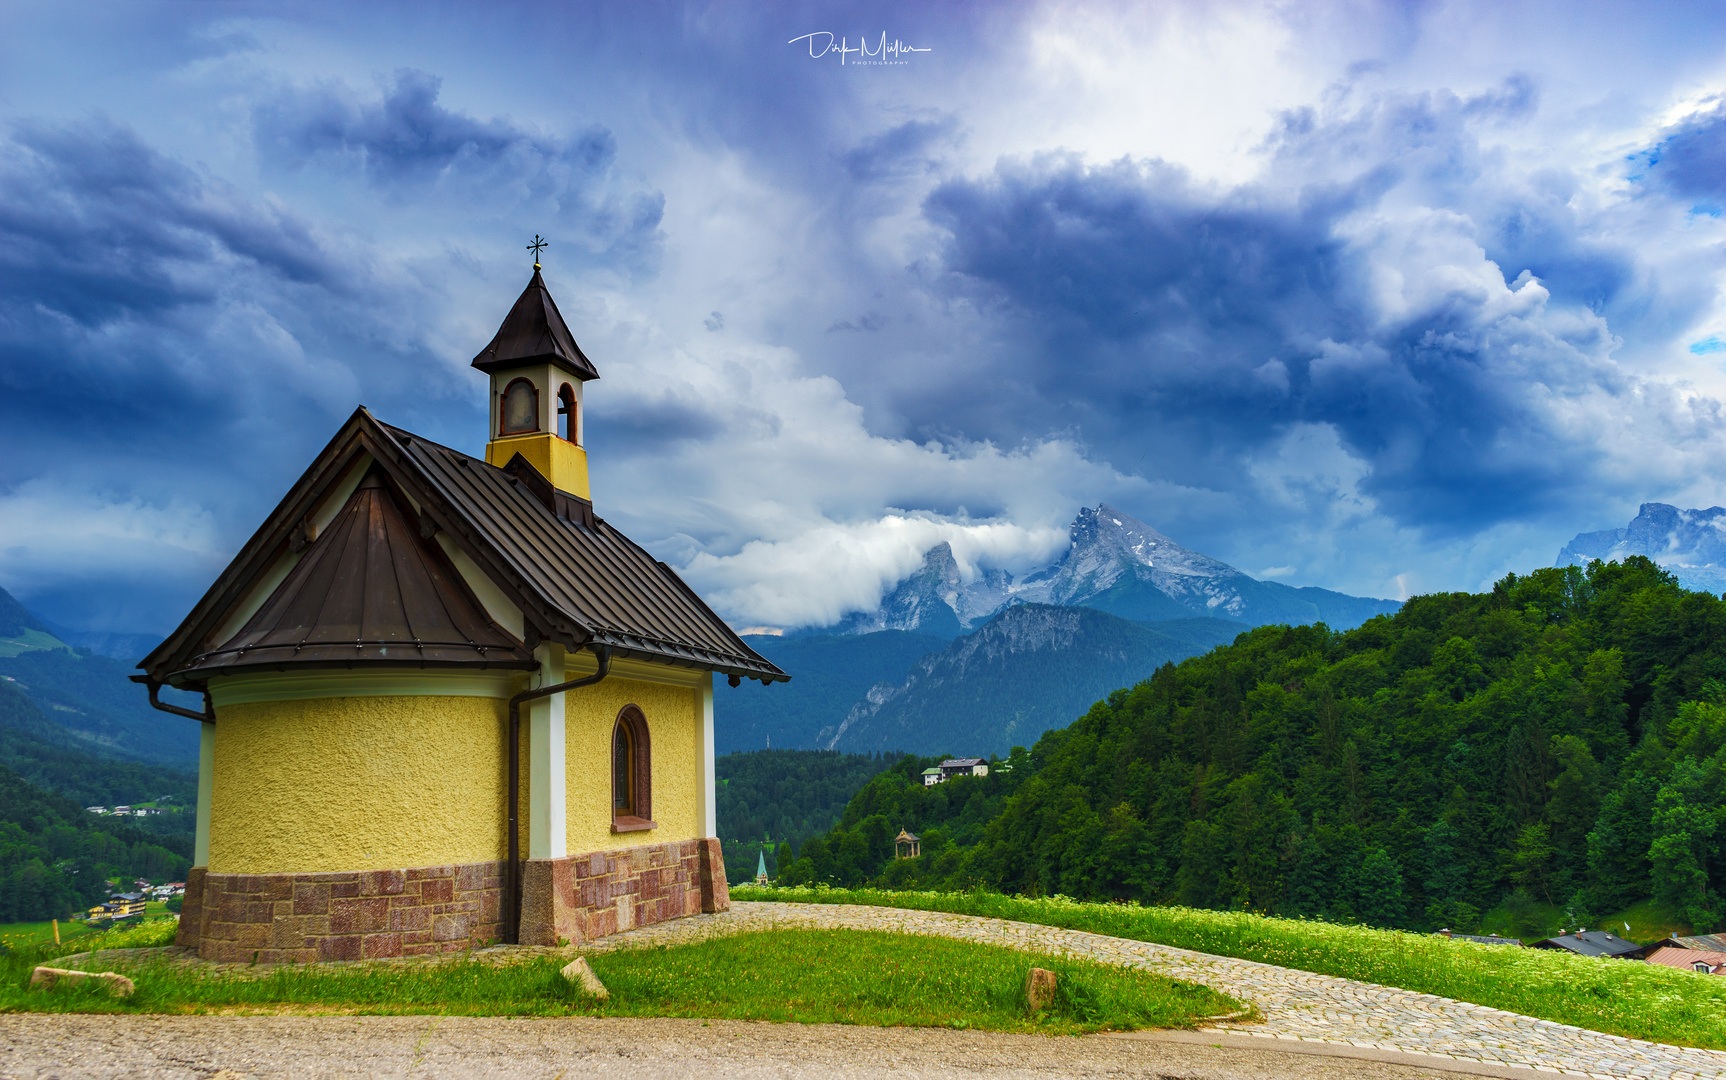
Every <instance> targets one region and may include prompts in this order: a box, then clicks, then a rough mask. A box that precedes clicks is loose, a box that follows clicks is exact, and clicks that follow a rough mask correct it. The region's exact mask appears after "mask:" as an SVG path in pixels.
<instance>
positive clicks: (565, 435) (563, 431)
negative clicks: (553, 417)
mask: <svg viewBox="0 0 1726 1080" xmlns="http://www.w3.org/2000/svg"><path fill="white" fill-rule="evenodd" d="M576 435H577V429H576V422H575V391H574V390H572V389H570V386H569V384H568V383H564V384H563V386H562V387H560V388H559V389H558V391H557V437H558V438H560V439H568V440H569V441H570V442H580V441H581V440H580V439H579V438H577V437H576Z"/></svg>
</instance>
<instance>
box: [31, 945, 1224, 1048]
mask: <svg viewBox="0 0 1726 1080" xmlns="http://www.w3.org/2000/svg"><path fill="white" fill-rule="evenodd" d="M173 928H174V924H173V923H172V922H170V921H167V920H162V921H159V922H154V923H146V924H143V925H142V926H140V927H137V928H135V929H131V930H121V931H117V932H114V933H112V934H110V935H106V936H105V937H104V939H102V940H95V939H92V940H87V941H85V942H82V943H81V944H82V946H83V948H86V949H88V948H89V947H90V945H91V944H98V945H100V946H101V947H103V948H108V949H116V950H119V949H138V948H148V947H151V946H156V945H163V944H167V943H168V942H169V941H171V940H172V936H173ZM72 951H73V948H72V947H70V946H68V947H66V948H63V949H60V950H54V949H52V948H48V949H40V948H38V949H21V950H17V951H15V952H13V953H12V954H10V955H8V956H6V957H5V958H4V959H3V960H0V1010H5V1011H9V1012H112V1013H134V1012H144V1013H261V1014H267V1013H278V1012H291V1013H295V1014H306V1013H339V1014H379V1015H388V1014H427V1013H429V1014H439V1015H443V1014H448V1015H471V1016H498V1015H506V1016H522V1015H526V1016H568V1015H584V1016H679V1017H697V1018H702V1019H720V1020H766V1021H773V1022H779V1023H806V1024H814V1023H834V1024H864V1025H875V1026H912V1027H951V1028H975V1029H979V1030H988V1031H1040V1032H1046V1033H1049V1034H1078V1033H1082V1032H1090V1031H1102V1030H1131V1029H1134V1028H1144V1027H1192V1026H1193V1025H1194V1024H1195V1023H1196V1022H1197V1021H1199V1020H1202V1019H1204V1018H1206V1017H1213V1016H1220V1015H1224V1014H1229V1013H1234V1012H1236V1011H1237V1010H1239V1009H1241V1008H1242V1006H1241V1004H1240V1003H1238V1002H1236V1001H1234V1000H1233V999H1231V998H1229V997H1227V996H1225V995H1222V994H1218V993H1216V992H1214V991H1211V990H1209V989H1206V988H1205V987H1201V986H1193V985H1191V984H1186V983H1180V982H1175V981H1173V980H1170V979H1166V978H1163V977H1161V976H1158V975H1154V974H1151V973H1149V972H1143V971H1135V970H1130V969H1124V968H1115V967H1109V966H1106V965H1102V964H1096V963H1091V962H1089V961H1080V960H1072V959H1067V958H1064V957H1058V956H1044V955H1038V954H1032V953H1024V952H1019V951H1017V950H1013V949H1007V948H1001V947H997V946H990V945H979V944H975V943H971V942H961V941H952V940H948V939H943V938H931V937H923V936H917V935H904V934H888V933H873V932H866V931H855V930H818V931H800V930H775V931H764V932H760V933H751V934H740V935H737V936H735V937H727V938H720V939H716V940H712V941H706V942H702V943H699V944H694V945H680V946H673V947H662V948H657V949H641V950H629V951H619V952H612V953H600V954H597V955H593V956H590V957H589V962H590V963H591V964H592V965H593V969H594V972H595V973H596V974H597V975H598V976H599V978H600V980H601V981H602V982H604V983H605V985H606V987H607V989H608V990H609V991H610V998H609V1000H605V1001H600V1000H597V999H595V998H592V997H588V996H586V995H584V994H583V993H582V992H581V991H580V989H579V988H578V987H577V986H575V985H573V984H572V983H570V982H569V981H568V980H566V979H564V978H563V977H562V976H561V975H560V974H559V972H560V969H561V968H562V967H563V966H564V965H565V964H566V963H568V959H569V958H568V957H544V956H538V957H535V958H533V959H531V960H522V961H518V962H506V963H497V962H495V960H494V959H493V958H486V959H473V958H461V957H458V958H453V959H451V960H448V961H444V962H421V963H409V964H353V965H308V966H303V967H292V966H285V967H278V968H273V969H268V970H264V969H257V970H238V971H236V970H231V969H230V970H222V971H211V970H198V969H190V968H185V967H175V966H168V965H164V964H160V963H155V962H153V961H152V958H150V957H149V956H147V955H145V956H140V955H139V954H137V953H127V954H122V953H112V954H109V955H108V956H107V957H106V958H104V956H103V955H102V954H101V953H97V954H96V955H95V956H93V957H88V958H84V957H80V958H79V959H78V967H79V969H80V970H90V971H110V970H112V971H119V972H121V973H123V974H125V975H127V976H129V977H131V978H132V979H133V980H134V981H136V983H137V985H138V991H137V993H136V994H135V995H134V996H133V997H131V998H130V999H126V1000H123V1001H122V1000H116V999H114V998H112V997H110V996H109V995H108V994H107V992H106V990H105V989H104V988H101V987H96V986H76V985H63V986H59V987H55V988H53V989H50V990H31V989H29V988H28V986H27V984H28V981H29V976H30V971H31V969H32V968H33V967H34V966H35V965H36V964H38V963H51V962H52V960H51V959H50V957H51V955H53V954H55V953H58V954H60V955H67V954H70V953H72ZM1033 966H1035V967H1044V968H1048V969H1049V970H1051V971H1054V972H1055V973H1056V976H1057V992H1056V998H1055V1001H1054V1003H1053V1004H1052V1005H1051V1006H1050V1007H1049V1008H1048V1009H1046V1010H1043V1011H1041V1012H1038V1013H1031V1012H1029V1011H1027V1009H1026V1007H1025V1004H1024V997H1023V995H1024V985H1025V976H1026V974H1027V973H1028V972H1029V970H1030V969H1031V968H1032V967H1033Z"/></svg>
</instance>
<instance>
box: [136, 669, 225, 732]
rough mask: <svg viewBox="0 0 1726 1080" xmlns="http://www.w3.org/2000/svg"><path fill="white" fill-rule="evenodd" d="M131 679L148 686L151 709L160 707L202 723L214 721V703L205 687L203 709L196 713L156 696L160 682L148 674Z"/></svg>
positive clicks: (166, 711)
mask: <svg viewBox="0 0 1726 1080" xmlns="http://www.w3.org/2000/svg"><path fill="white" fill-rule="evenodd" d="M131 681H132V682H135V683H142V684H143V685H145V686H147V687H149V690H150V707H151V708H152V709H160V710H162V711H163V712H165V713H173V714H174V715H175V716H184V717H185V718H186V719H188V720H196V721H198V722H199V723H203V724H214V723H215V722H216V703H215V702H213V701H211V700H210V691H209V689H208V688H207V687H206V688H205V690H204V711H203V712H201V713H197V712H193V711H192V710H190V709H182V708H181V707H180V706H178V705H170V704H168V703H167V702H165V701H162V700H161V699H160V698H158V697H157V696H156V695H157V694H158V693H160V692H161V689H162V684H161V683H159V682H157V681H156V680H155V679H153V678H151V677H150V676H148V675H133V676H131Z"/></svg>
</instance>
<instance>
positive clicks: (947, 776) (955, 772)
mask: <svg viewBox="0 0 1726 1080" xmlns="http://www.w3.org/2000/svg"><path fill="white" fill-rule="evenodd" d="M988 775H989V763H988V762H987V761H984V760H983V759H982V758H980V757H958V758H948V759H947V760H945V761H943V762H941V764H940V765H939V766H938V767H936V768H933V769H924V770H923V786H924V787H934V786H935V785H936V784H939V783H942V782H943V781H947V780H951V779H953V777H955V776H988Z"/></svg>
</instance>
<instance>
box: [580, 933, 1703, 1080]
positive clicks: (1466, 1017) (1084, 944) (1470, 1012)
mask: <svg viewBox="0 0 1726 1080" xmlns="http://www.w3.org/2000/svg"><path fill="white" fill-rule="evenodd" d="M775 928H787V929H789V928H799V929H803V928H814V929H840V928H844V929H855V930H885V931H891V932H895V933H905V934H935V935H939V936H942V937H953V938H962V939H965V940H968V941H978V942H985V943H988V944H993V945H1007V946H1010V947H1013V948H1020V949H1028V950H1034V951H1037V952H1047V953H1054V954H1057V955H1071V956H1074V957H1083V958H1088V959H1092V960H1097V961H1101V962H1102V963H1107V964H1120V965H1123V966H1128V967H1141V968H1145V969H1147V970H1150V971H1155V972H1157V973H1159V974H1162V975H1167V976H1169V977H1170V978H1175V979H1181V980H1183V981H1186V982H1195V983H1202V984H1204V985H1205V986H1209V987H1211V988H1212V989H1215V990H1220V991H1222V992H1223V993H1225V994H1229V995H1231V996H1232V997H1235V998H1238V999H1240V1000H1243V1001H1251V1002H1252V1003H1253V1004H1254V1005H1256V1006H1258V1010H1259V1012H1260V1014H1261V1015H1262V1016H1263V1017H1264V1022H1263V1023H1257V1024H1229V1023H1226V1022H1223V1023H1218V1024H1216V1025H1215V1027H1216V1029H1218V1030H1226V1031H1232V1032H1237V1033H1240V1034H1244V1035H1254V1036H1258V1037H1260V1038H1264V1039H1266V1040H1274V1039H1298V1040H1303V1041H1308V1042H1326V1043H1340V1044H1343V1045H1347V1046H1358V1047H1370V1048H1374V1049H1379V1050H1394V1051H1400V1052H1402V1053H1413V1054H1425V1055H1430V1056H1433V1057H1435V1058H1440V1059H1446V1058H1448V1059H1452V1060H1463V1061H1480V1062H1487V1063H1490V1064H1495V1065H1507V1066H1516V1067H1521V1068H1528V1069H1538V1070H1541V1071H1543V1072H1554V1073H1565V1074H1569V1075H1581V1076H1597V1077H1614V1078H1616V1077H1660V1078H1667V1077H1671V1078H1674V1080H1681V1078H1685V1080H1687V1078H1690V1077H1698V1078H1700V1077H1710V1078H1714V1077H1718V1078H1721V1080H1726V1053H1723V1052H1720V1051H1715V1050H1695V1049H1688V1048H1685V1047H1678V1046H1667V1045H1664V1044H1662V1043H1651V1042H1643V1041H1641V1040H1639V1039H1626V1038H1622V1037H1620V1036H1617V1035H1605V1034H1602V1033H1600V1032H1598V1031H1589V1030H1586V1029H1584V1028H1577V1027H1571V1026H1569V1025H1567V1024H1555V1023H1553V1022H1551V1021H1550V1020H1537V1019H1535V1018H1533V1017H1530V1016H1521V1015H1518V1014H1516V1013H1510V1012H1505V1011H1503V1010H1502V1009H1492V1008H1488V1007H1486V1006H1484V1005H1470V1004H1468V1003H1466V1002H1461V1001H1452V1000H1450V999H1449V998H1441V997H1435V996H1434V995H1432V994H1418V993H1415V992H1414V991H1412V990H1398V989H1395V988H1393V987H1388V986H1377V985H1375V984H1373V983H1365V982H1356V981H1354V980H1352V979H1338V978H1334V977H1332V976H1328V975H1314V974H1312V973H1311V972H1306V971H1295V970H1293V969H1291V968H1281V967H1273V966H1272V965H1270V964H1260V963H1255V962H1253V961H1251V960H1235V959H1231V958H1229V957H1225V956H1211V955H1209V954H1207V953H1198V952H1191V951H1189V950H1186V949H1175V948H1170V947H1169V946H1167V945H1153V944H1151V943H1149V942H1144V941H1129V940H1126V939H1124V938H1112V937H1104V936H1103V935H1101V934H1087V933H1084V932H1082V931H1078V930H1063V929H1060V928H1058V927H1052V926H1039V925H1036V924H1034V923H1022V922H1008V921H1006V920H1003V919H986V918H980V917H978V916H974V915H949V914H946V913H943V912H932V911H906V910H903V909H899V908H885V907H867V906H862V905H854V904H781V903H764V902H745V901H735V902H733V903H732V905H731V910H730V911H726V912H722V913H720V914H718V915H698V916H690V917H687V918H683V919H677V920H674V921H672V922H666V923H658V924H656V925H653V926H648V927H643V928H641V929H639V930H631V931H629V932H627V933H623V934H617V935H614V936H612V937H609V938H604V939H602V940H600V941H598V942H595V943H594V944H593V945H591V946H589V947H588V948H587V950H586V951H591V952H598V951H610V950H612V949H623V948H641V947H647V946H654V945H661V944H681V943H686V942H691V941H700V940H705V939H707V938H711V937H717V936H721V935H728V934H738V933H744V932H746V931H751V930H769V929H775ZM1435 1064H1437V1063H1436V1062H1435Z"/></svg>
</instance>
